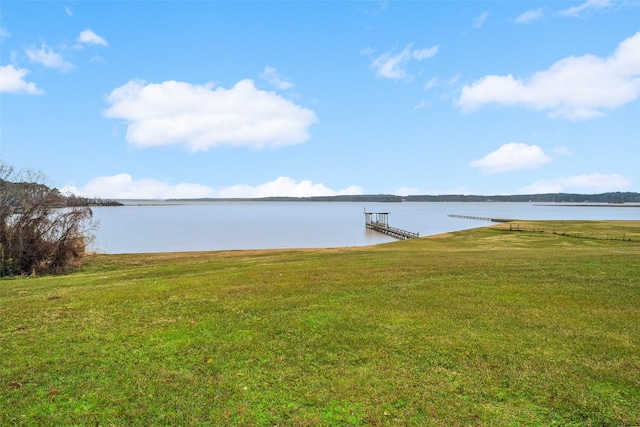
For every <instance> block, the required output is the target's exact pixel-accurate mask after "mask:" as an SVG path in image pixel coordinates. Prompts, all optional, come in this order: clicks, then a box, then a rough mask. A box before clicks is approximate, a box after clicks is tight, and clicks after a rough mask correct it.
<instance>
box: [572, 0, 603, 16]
mask: <svg viewBox="0 0 640 427" xmlns="http://www.w3.org/2000/svg"><path fill="white" fill-rule="evenodd" d="M611 5H612V3H611V0H587V1H586V2H584V3H582V4H581V5H579V6H575V7H571V8H569V9H564V10H562V11H561V12H560V14H561V15H565V16H573V17H575V18H578V17H580V16H582V14H583V13H584V12H587V11H589V10H602V9H606V8H608V7H611Z"/></svg>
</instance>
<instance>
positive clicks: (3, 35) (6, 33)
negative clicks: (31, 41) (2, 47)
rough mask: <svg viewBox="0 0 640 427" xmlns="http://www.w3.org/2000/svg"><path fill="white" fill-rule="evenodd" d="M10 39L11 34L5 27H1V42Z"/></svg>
mask: <svg viewBox="0 0 640 427" xmlns="http://www.w3.org/2000/svg"><path fill="white" fill-rule="evenodd" d="M8 37H11V33H10V32H9V31H7V30H6V29H5V28H4V27H0V41H2V40H3V39H6V38H8Z"/></svg>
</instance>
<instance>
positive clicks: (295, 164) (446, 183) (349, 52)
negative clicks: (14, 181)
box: [0, 0, 640, 199]
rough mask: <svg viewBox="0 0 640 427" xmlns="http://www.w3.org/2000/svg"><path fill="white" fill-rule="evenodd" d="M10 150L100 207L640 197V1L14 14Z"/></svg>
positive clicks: (111, 8)
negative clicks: (270, 200) (102, 202)
mask: <svg viewBox="0 0 640 427" xmlns="http://www.w3.org/2000/svg"><path fill="white" fill-rule="evenodd" d="M0 43H1V44H0V49H1V50H0V114H1V115H0V158H1V159H2V161H4V162H5V163H8V164H10V165H12V166H14V167H16V168H18V169H25V168H28V169H36V170H39V171H42V172H43V173H44V174H45V175H47V176H48V178H49V180H50V184H51V185H53V186H56V187H58V188H61V189H64V190H65V191H71V192H74V193H76V194H79V195H85V196H91V197H105V198H153V199H165V198H191V197H265V196H313V195H335V194H379V193H391V194H400V195H408V194H450V193H456V194H486V195H495V194H523V193H549V192H572V193H600V192H606V191H640V99H639V98H640V2H638V1H624V0H581V1H535V2H534V1H393V0H389V1H362V2H360V1H175V2H173V1H157V2H156V1H151V0H150V1H81V0H76V1H47V2H43V1H31V2H25V1H13V0H3V1H2V3H1V4H0Z"/></svg>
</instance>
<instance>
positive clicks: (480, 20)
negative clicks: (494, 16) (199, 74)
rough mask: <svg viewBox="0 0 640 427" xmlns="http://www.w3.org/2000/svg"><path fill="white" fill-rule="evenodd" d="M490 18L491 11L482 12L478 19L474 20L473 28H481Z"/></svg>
mask: <svg viewBox="0 0 640 427" xmlns="http://www.w3.org/2000/svg"><path fill="white" fill-rule="evenodd" d="M488 18H489V12H482V13H481V14H480V15H479V16H478V17H476V19H474V20H473V28H476V29H478V30H479V29H480V28H482V27H483V26H484V24H485V22H487V19H488Z"/></svg>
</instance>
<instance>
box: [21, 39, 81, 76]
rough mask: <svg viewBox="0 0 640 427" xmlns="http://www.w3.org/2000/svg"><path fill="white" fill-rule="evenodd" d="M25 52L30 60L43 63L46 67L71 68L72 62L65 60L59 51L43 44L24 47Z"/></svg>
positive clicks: (62, 69)
mask: <svg viewBox="0 0 640 427" xmlns="http://www.w3.org/2000/svg"><path fill="white" fill-rule="evenodd" d="M25 53H26V54H27V57H28V58H29V60H30V61H31V62H33V63H36V64H40V65H43V66H44V67H46V68H53V69H55V70H58V71H69V70H71V69H72V68H73V64H72V63H70V62H68V61H66V60H65V59H64V58H63V56H62V55H61V54H60V53H58V52H55V51H54V50H53V49H51V48H50V47H47V46H46V45H44V44H43V45H42V47H41V48H39V49H37V48H31V49H26V50H25Z"/></svg>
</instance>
